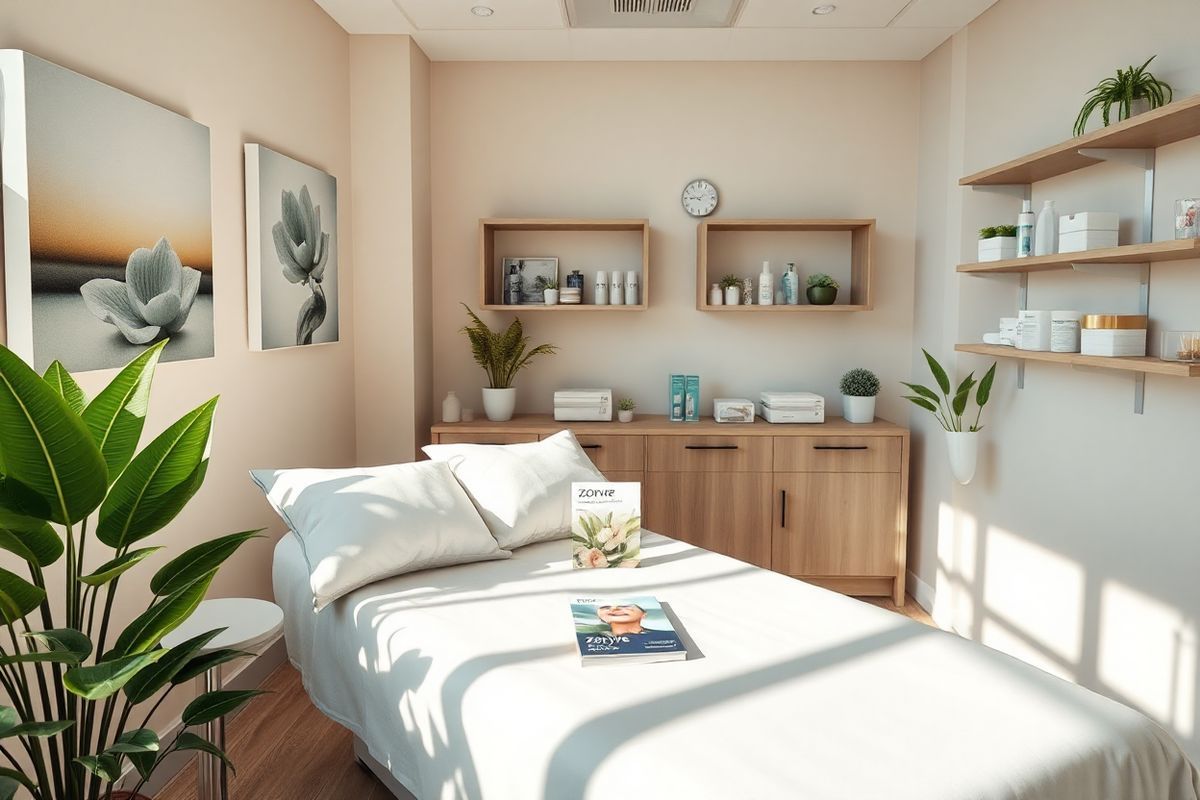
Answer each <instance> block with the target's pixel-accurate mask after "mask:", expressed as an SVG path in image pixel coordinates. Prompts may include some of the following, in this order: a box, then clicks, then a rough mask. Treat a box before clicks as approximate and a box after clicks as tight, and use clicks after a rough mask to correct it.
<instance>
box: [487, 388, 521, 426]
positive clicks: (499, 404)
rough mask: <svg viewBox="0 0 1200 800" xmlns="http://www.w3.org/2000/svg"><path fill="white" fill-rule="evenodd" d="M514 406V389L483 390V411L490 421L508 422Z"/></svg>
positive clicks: (515, 401) (515, 393)
mask: <svg viewBox="0 0 1200 800" xmlns="http://www.w3.org/2000/svg"><path fill="white" fill-rule="evenodd" d="M516 407H517V390H516V389H484V390H483V411H484V413H485V414H487V418H488V419H490V420H491V421H492V422H508V421H509V420H510V419H512V415H513V410H514V409H515V408H516Z"/></svg>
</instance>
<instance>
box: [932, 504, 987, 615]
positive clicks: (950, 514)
mask: <svg viewBox="0 0 1200 800" xmlns="http://www.w3.org/2000/svg"><path fill="white" fill-rule="evenodd" d="M937 545H938V567H937V582H936V586H935V588H934V605H933V618H934V619H935V620H937V623H938V625H940V626H942V627H943V628H949V629H950V630H954V631H958V632H960V633H962V634H964V635H969V633H970V631H971V626H972V625H973V624H974V622H975V598H974V594H973V589H974V586H975V556H976V550H977V542H976V526H975V518H974V517H972V516H971V515H970V514H964V513H963V512H961V511H959V510H958V509H956V508H954V507H953V506H951V505H950V504H949V503H941V504H940V505H939V506H938V539H937Z"/></svg>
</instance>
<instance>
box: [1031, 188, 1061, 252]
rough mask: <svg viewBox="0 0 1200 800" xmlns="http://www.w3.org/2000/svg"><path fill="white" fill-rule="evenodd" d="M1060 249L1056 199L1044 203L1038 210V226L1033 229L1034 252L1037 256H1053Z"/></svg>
mask: <svg viewBox="0 0 1200 800" xmlns="http://www.w3.org/2000/svg"><path fill="white" fill-rule="evenodd" d="M1057 251H1058V213H1057V212H1056V211H1055V210H1054V201H1053V200H1047V201H1046V202H1044V203H1042V210H1041V211H1040V212H1038V218H1037V226H1036V227H1035V228H1034V231H1033V254H1034V255H1035V256H1052V255H1054V254H1055V253H1056V252H1057Z"/></svg>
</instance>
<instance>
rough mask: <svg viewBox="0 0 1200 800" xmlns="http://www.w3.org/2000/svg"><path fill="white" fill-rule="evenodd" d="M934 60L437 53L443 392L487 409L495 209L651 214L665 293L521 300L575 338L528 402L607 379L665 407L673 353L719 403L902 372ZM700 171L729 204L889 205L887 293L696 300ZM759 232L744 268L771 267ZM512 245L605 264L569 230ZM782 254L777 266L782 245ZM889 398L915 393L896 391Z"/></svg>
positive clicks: (540, 377) (557, 336)
mask: <svg viewBox="0 0 1200 800" xmlns="http://www.w3.org/2000/svg"><path fill="white" fill-rule="evenodd" d="M918 80H919V66H918V65H917V64H914V63H872V64H866V63H807V64H805V63H787V64H784V63H774V64H771V63H755V64H745V63H730V64H720V63H557V64H531V63H436V64H434V66H433V171H434V177H435V182H434V188H433V219H434V223H433V257H434V265H433V269H434V279H435V285H434V292H433V297H434V305H433V311H434V320H433V333H434V338H433V348H434V354H435V357H436V360H435V367H434V382H433V383H434V400H435V403H440V401H441V398H442V397H443V396H444V395H445V393H446V391H447V390H450V389H453V390H456V391H458V393H459V396H460V397H462V398H463V403H464V405H466V406H470V407H474V408H475V409H476V411H477V412H479V411H481V405H482V404H481V400H480V393H479V389H480V387H481V386H482V385H483V381H484V376H483V373H482V371H481V370H479V369H478V368H477V367H476V366H475V364H474V363H473V361H472V360H471V357H470V353H469V351H468V349H467V345H466V342H465V340H464V338H463V337H462V336H461V335H460V334H459V333H458V329H459V328H460V327H461V326H462V324H463V322H464V320H465V315H464V312H463V310H462V308H461V307H460V306H459V303H460V302H467V303H470V304H471V305H472V306H475V305H477V303H478V280H479V279H478V261H477V259H478V256H477V234H476V225H477V220H478V218H480V217H486V216H501V217H523V216H532V217H543V216H544V217H572V216H580V217H648V218H649V219H650V221H651V225H652V226H653V238H652V242H651V253H650V260H651V271H652V283H653V286H652V292H651V307H650V309H649V310H648V311H646V312H643V313H625V314H580V315H567V314H552V315H551V314H545V315H538V314H533V313H527V314H523V315H521V319H522V322H523V323H524V324H525V326H526V330H527V332H528V333H529V335H530V336H531V337H532V338H533V339H534V341H535V342H543V341H549V342H552V343H554V344H556V345H558V346H559V347H560V348H561V350H560V352H559V354H558V355H556V356H553V357H552V358H549V359H544V360H542V361H539V362H536V363H535V364H534V365H533V366H532V367H531V368H530V369H528V370H527V371H526V372H524V373H522V374H521V376H520V377H519V379H518V381H517V387H518V410H525V411H548V410H549V409H550V407H551V398H552V393H553V391H554V390H555V389H558V388H567V387H572V386H575V387H578V386H596V385H600V386H608V387H612V388H613V390H614V392H615V393H616V394H617V395H629V396H632V397H633V398H634V399H635V400H636V401H637V403H638V406H639V408H640V409H641V410H642V411H644V412H648V413H660V414H661V413H664V412H665V410H666V382H667V376H668V375H669V374H670V373H671V372H689V373H695V374H699V375H700V378H701V390H702V395H703V403H702V406H701V407H702V409H705V408H708V409H711V406H710V405H709V403H710V402H711V399H712V398H713V397H721V396H726V397H738V396H744V397H751V398H757V396H758V393H759V392H760V391H761V390H763V389H810V390H813V391H818V392H821V393H823V394H824V395H826V396H827V397H830V398H835V402H833V404H832V407H831V413H837V412H838V411H839V406H840V402H838V401H836V397H837V396H838V393H837V380H838V378H839V377H840V376H841V374H842V372H843V371H844V370H846V369H848V368H850V367H853V366H860V365H861V366H868V367H871V368H872V369H874V370H875V371H876V372H878V373H879V375H880V377H881V378H882V379H883V381H884V383H885V385H887V386H893V387H894V386H895V385H896V381H897V380H898V379H899V378H900V377H902V376H903V375H904V374H905V373H906V372H907V370H908V362H909V355H910V347H911V339H910V330H911V326H912V271H913V225H914V219H915V208H914V201H915V196H916V164H915V161H914V159H913V157H912V154H913V153H914V152H915V151H916V136H917V116H918V114H917V110H918ZM698 176H703V177H707V178H709V179H711V180H713V181H714V182H715V183H716V184H717V186H718V187H719V188H720V190H721V206H720V209H719V211H718V212H717V215H716V216H717V217H718V218H719V217H722V216H723V217H727V218H728V217H843V216H844V217H876V218H878V220H879V225H878V238H877V241H876V245H877V250H876V262H875V269H876V272H875V279H876V286H875V288H876V310H875V311H873V312H870V313H863V314H849V313H848V314H837V315H825V314H822V315H795V316H783V315H758V316H755V315H743V314H738V315H732V314H704V313H700V312H698V311H697V310H696V308H695V302H696V295H695V269H696V267H695V264H696V261H695V259H696V221H695V220H693V219H691V218H690V217H688V216H687V215H686V214H685V213H684V211H683V210H682V209H681V208H680V204H679V195H680V191H681V190H682V188H683V186H684V185H685V184H686V183H687V182H688V181H689V180H691V179H692V178H695V177H698ZM745 244H746V246H745V247H744V248H743V250H742V252H741V254H740V257H737V258H731V259H730V260H731V262H736V263H729V264H727V265H726V266H727V270H728V271H736V272H739V273H743V274H745V275H751V274H757V273H758V272H759V269H760V264H761V261H762V259H763V258H764V257H765V256H764V255H763V254H762V253H763V249H765V248H766V246H767V245H765V244H764V243H762V242H757V241H749V240H748V241H747V242H746V243H745ZM523 245H524V247H523ZM539 246H540V247H539ZM597 246H598V247H604V245H601V244H598V245H597ZM499 247H500V245H498V248H499ZM505 247H509V248H510V249H514V250H515V249H518V248H522V249H525V248H528V249H533V248H535V247H539V249H543V248H544V249H547V250H554V251H555V252H536V253H534V252H516V253H507V254H508V255H556V254H557V255H560V256H562V257H563V261H562V264H561V266H562V268H563V272H564V273H565V272H568V271H570V269H571V268H572V267H573V266H575V265H579V264H583V265H584V266H585V269H584V272H585V276H586V278H587V281H588V286H590V285H591V280H592V275H593V274H594V268H595V267H597V266H607V265H606V264H605V263H604V261H605V257H604V256H599V255H597V253H598V252H601V251H591V252H588V251H579V250H578V249H576V250H571V249H570V245H569V243H566V242H564V243H562V244H561V245H558V244H556V243H552V242H548V241H544V240H542V241H538V240H527V241H526V242H524V243H522V242H520V241H513V242H512V243H510V244H507V245H505ZM618 247H619V246H618ZM760 248H762V249H760ZM791 252H792V253H793V254H794V257H795V258H796V260H797V261H799V262H800V269H801V271H802V272H804V273H805V274H807V273H809V272H812V271H817V270H819V269H821V268H822V267H823V264H822V261H821V260H820V259H819V258H815V257H813V253H812V252H811V251H808V250H806V249H805V248H804V247H797V248H796V249H794V250H792V251H791ZM498 255H500V254H499V253H498ZM566 256H570V258H569V259H568V258H566ZM611 260H612V261H614V262H615V263H614V265H615V266H620V267H622V268H624V267H625V266H626V261H625V260H624V259H621V258H617V257H616V256H613V257H612V259H611ZM774 268H775V273H776V276H777V277H778V275H779V272H780V270H781V269H782V259H780V260H777V261H775V262H774ZM486 319H487V321H488V322H489V324H492V325H493V326H495V325H502V324H507V323H508V321H510V320H511V319H512V315H511V314H509V313H493V314H491V315H489V316H487V317H486ZM705 413H710V412H709V411H706V412H705ZM880 413H881V415H882V416H886V417H891V418H901V419H903V416H904V415H905V414H906V413H907V411H906V409H904V408H903V406H902V405H901V404H900V401H899V400H898V399H897V395H896V393H895V392H894V391H892V392H889V393H888V394H887V395H885V396H884V397H882V398H881V399H880Z"/></svg>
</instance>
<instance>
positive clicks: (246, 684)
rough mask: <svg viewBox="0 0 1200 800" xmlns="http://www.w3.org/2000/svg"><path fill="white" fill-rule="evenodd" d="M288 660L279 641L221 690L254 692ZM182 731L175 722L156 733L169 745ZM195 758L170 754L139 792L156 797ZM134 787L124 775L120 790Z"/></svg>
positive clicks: (132, 780)
mask: <svg viewBox="0 0 1200 800" xmlns="http://www.w3.org/2000/svg"><path fill="white" fill-rule="evenodd" d="M287 660H288V659H287V646H286V645H285V644H284V641H283V637H280V638H279V639H277V640H276V641H275V643H274V644H272V645H271V646H270V647H268V648H267V649H266V650H264V651H263V653H262V655H260V656H258V657H257V658H252V659H249V660H248V661H246V662H245V663H244V664H242V666H241V668H240V669H238V671H237V672H235V673H233V674H232V675H230V676H228V677H227V678H226V679H225V685H224V688H226V689H239V690H240V689H257V688H258V687H259V686H262V685H263V682H265V681H266V679H267V678H268V677H270V675H271V673H273V672H274V671H275V670H277V669H279V668H280V667H281V666H283V665H284V664H286V663H287ZM243 708H245V706H243ZM240 711H241V709H239V710H238V712H240ZM238 712H234V713H233V714H230V715H229V716H227V717H226V718H225V721H226V722H229V721H230V720H231V719H233V718H234V717H236V716H237V714H238ZM182 727H183V720H181V719H178V718H177V719H175V720H174V721H173V722H172V723H171V725H170V726H169V727H168V728H167V729H166V730H165V731H159V734H158V738H159V739H160V740H161V741H165V742H169V741H171V740H172V739H174V738H175V736H176V734H178V733H179V731H180V729H181V728H182ZM195 757H196V754H195V753H192V752H184V753H172V754H171V755H169V756H167V757H166V758H165V759H163V762H162V764H161V765H160V766H159V768H158V769H157V770H155V772H154V774H153V775H151V776H150V780H148V781H146V783H145V785H144V786H142V788H141V790H140V791H141V792H142V794H145V795H147V796H149V797H155V796H156V795H157V794H158V793H159V792H160V791H162V789H163V787H164V786H166V785H167V784H168V783H170V781H171V779H172V778H174V777H175V776H176V775H178V774H179V773H180V772H182V771H183V768H184V767H186V766H187V764H188V762H189V761H190V760H191V759H193V758H195ZM135 783H137V776H136V774H133V773H132V772H127V773H126V775H125V777H124V778H123V779H122V781H121V787H120V788H123V789H132V788H133V785H134V784H135Z"/></svg>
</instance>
